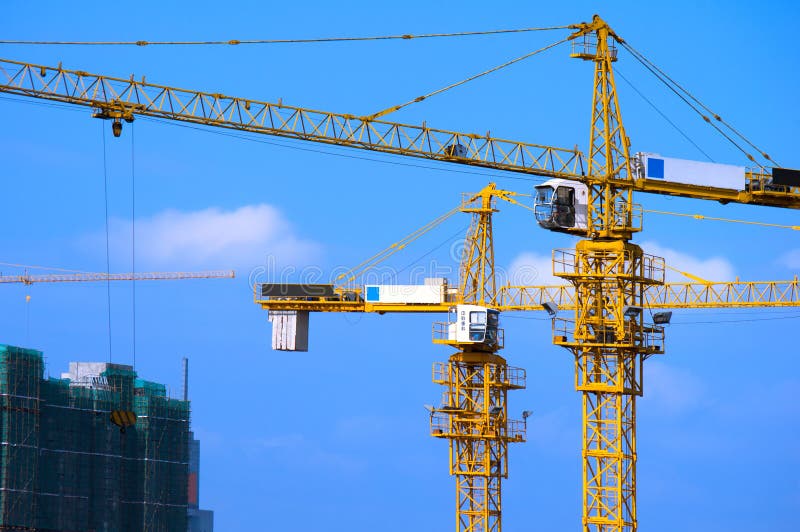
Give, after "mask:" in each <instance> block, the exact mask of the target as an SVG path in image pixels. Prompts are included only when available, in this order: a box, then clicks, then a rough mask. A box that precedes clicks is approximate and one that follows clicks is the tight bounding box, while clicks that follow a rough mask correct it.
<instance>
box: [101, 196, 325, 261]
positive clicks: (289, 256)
mask: <svg viewBox="0 0 800 532" xmlns="http://www.w3.org/2000/svg"><path fill="white" fill-rule="evenodd" d="M135 229H136V261H137V264H138V265H139V266H140V267H141V268H161V267H165V266H169V267H171V268H189V267H192V268H196V267H212V268H234V267H236V266H252V265H255V264H263V263H264V262H265V259H266V257H267V256H273V257H275V262H276V263H278V264H290V263H297V262H306V261H309V260H311V259H312V258H313V257H315V256H316V255H317V254H318V252H319V249H320V246H319V244H317V243H315V242H313V241H310V240H304V239H302V238H300V237H298V236H297V235H296V233H295V230H294V228H293V227H292V224H291V223H290V222H289V221H288V220H287V219H286V218H285V217H284V216H283V214H282V213H281V212H280V211H279V210H278V209H276V208H275V207H273V206H271V205H267V204H259V205H245V206H244V207H239V208H238V209H235V210H229V211H226V210H222V209H220V208H217V207H210V208H208V209H203V210H199V211H190V212H184V211H178V210H174V209H168V210H166V211H163V212H160V213H158V214H156V215H154V216H152V217H149V218H143V219H139V220H137V221H136V227H135ZM111 238H112V242H114V247H115V250H114V251H115V255H117V256H119V255H118V254H125V250H129V249H130V238H131V223H130V221H122V220H115V221H114V222H113V225H112V230H111Z"/></svg>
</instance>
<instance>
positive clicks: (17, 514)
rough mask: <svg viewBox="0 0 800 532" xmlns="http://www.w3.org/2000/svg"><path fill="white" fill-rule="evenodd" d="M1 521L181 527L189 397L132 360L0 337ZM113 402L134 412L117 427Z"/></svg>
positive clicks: (23, 526) (20, 525) (15, 526)
mask: <svg viewBox="0 0 800 532" xmlns="http://www.w3.org/2000/svg"><path fill="white" fill-rule="evenodd" d="M0 402H1V403H2V408H0V446H1V448H0V453H1V454H0V530H9V531H12V530H13V531H19V530H58V531H78V530H97V531H100V530H108V531H111V530H119V531H140V530H154V531H163V532H171V531H175V530H186V527H187V485H188V463H189V456H188V450H189V443H188V435H189V403H188V402H187V401H181V400H177V399H172V398H170V397H168V396H167V393H166V388H165V386H164V385H163V384H158V383H155V382H150V381H146V380H142V379H139V378H138V377H137V374H136V372H135V371H133V368H132V367H131V366H127V365H123V364H112V363H106V362H88V363H87V362H71V363H70V367H69V372H66V373H63V374H62V376H61V378H60V379H57V378H52V377H50V378H45V377H44V359H43V356H42V353H41V352H40V351H36V350H33V349H24V348H20V347H13V346H8V345H0ZM114 411H133V412H135V414H136V423H135V424H134V425H133V426H130V427H127V428H126V430H125V431H122V430H120V428H119V427H118V426H116V425H114V424H113V423H112V422H111V419H110V417H111V414H112V412H114Z"/></svg>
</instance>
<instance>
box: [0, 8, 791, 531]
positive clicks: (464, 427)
mask: <svg viewBox="0 0 800 532" xmlns="http://www.w3.org/2000/svg"><path fill="white" fill-rule="evenodd" d="M571 28H572V29H573V30H575V31H574V33H572V34H571V35H570V37H569V39H570V40H571V41H572V42H573V53H572V56H573V57H576V58H580V59H583V60H586V61H591V62H592V63H593V64H594V66H595V68H594V83H593V98H592V116H591V123H590V124H591V129H590V142H589V156H588V158H585V157H584V155H583V154H582V153H581V152H580V151H578V150H577V148H576V149H573V150H570V149H563V148H555V147H550V146H545V145H539V144H530V143H523V142H517V141H510V140H505V139H499V138H494V137H491V136H490V135H489V134H488V133H487V134H486V135H480V134H470V133H459V132H454V131H448V130H442V129H432V128H428V127H427V125H422V126H411V125H405V124H399V123H395V122H388V121H382V120H375V119H372V118H371V117H363V116H362V117H359V116H355V115H350V114H338V113H329V112H322V111H314V110H310V109H305V108H301V107H292V106H287V105H283V104H282V103H280V102H279V103H269V102H260V101H255V100H248V99H243V98H236V97H229V96H225V95H222V94H214V93H205V92H199V91H191V90H184V89H178V88H174V87H168V86H163V85H154V84H150V83H147V82H145V80H144V79H142V80H141V81H136V80H134V79H133V77H131V78H130V79H121V78H112V77H107V76H101V75H96V74H89V73H86V72H82V71H75V70H66V69H63V68H62V67H61V66H60V65H59V66H58V67H51V66H42V65H34V64H29V63H23V62H16V61H8V60H0V92H4V93H8V94H14V95H19V96H27V97H34V98H42V99H47V100H52V101H58V102H64V103H70V104H77V105H83V106H87V107H91V108H93V109H94V111H95V112H94V116H96V117H99V118H105V119H112V120H114V121H115V124H117V125H118V126H121V121H122V120H126V121H130V120H133V119H134V118H135V116H137V115H142V116H149V117H155V118H164V119H170V120H178V121H183V122H189V123H194V124H202V125H208V126H216V127H223V128H229V129H235V130H241V131H248V132H253V133H264V134H270V135H276V136H281V137H286V138H293V139H299V140H309V141H315V142H321V143H326V144H332V145H340V146H349V147H354V148H360V149H366V150H372V151H378V152H383V153H390V154H398V155H405V156H413V157H421V158H427V159H432V160H437V161H446V162H455V163H459V164H467V165H474V166H480V167H485V168H491V169H495V170H507V171H513V172H519V173H523V174H530V175H537V176H544V177H560V178H564V179H568V180H573V181H579V182H582V183H584V184H586V185H587V187H588V190H589V206H588V220H589V230H588V231H587V237H588V239H587V240H583V241H581V242H579V243H578V244H577V246H576V248H575V249H574V250H569V251H563V250H561V251H556V253H555V254H554V273H555V274H556V275H557V276H559V277H562V278H564V279H566V280H567V281H568V282H569V283H570V284H571V286H568V287H511V286H506V287H496V286H495V285H494V275H493V273H494V261H493V248H492V240H491V213H492V212H494V207H493V203H492V199H493V196H498V197H499V195H498V192H499V191H494V192H491V193H490V192H488V191H486V190H484V191H482V193H481V195H479V196H475V197H473V200H474V201H472V202H471V203H470V205H471V206H470V207H469V208H468V210H466V212H471V213H472V214H473V216H474V217H476V218H475V220H474V221H473V226H472V227H471V229H470V233H469V236H468V242H467V246H466V248H465V249H467V251H466V252H465V256H464V257H463V258H462V259H463V261H462V271H461V279H460V285H459V286H460V293H459V294H457V295H456V299H458V300H461V301H465V302H476V303H479V304H484V305H486V306H490V307H492V308H495V309H498V310H538V309H539V308H541V303H543V302H545V301H554V302H557V303H558V304H559V307H561V309H562V310H563V309H572V312H573V313H574V317H573V318H572V319H555V320H554V321H553V337H554V343H555V344H556V345H561V346H563V347H565V348H567V349H568V350H570V351H571V352H572V354H573V355H574V359H575V387H576V389H577V390H578V391H580V392H581V394H582V412H583V414H582V415H583V445H582V452H583V496H582V507H583V509H582V525H583V530H584V531H592V532H612V531H613V532H633V531H635V530H636V529H637V513H636V459H637V452H636V397H637V396H639V395H641V394H642V393H643V390H642V380H641V372H642V364H643V362H644V360H645V359H646V358H647V357H649V356H652V355H655V354H660V353H663V350H664V336H663V329H662V328H661V327H658V326H654V325H648V324H646V323H645V322H644V313H643V312H642V309H644V308H701V307H715V308H725V307H748V306H774V307H777V306H798V286H797V284H798V283H797V279H795V280H794V281H786V282H761V283H759V282H755V283H742V282H739V281H736V282H732V283H707V282H702V283H696V284H693V283H684V284H681V283H678V284H664V282H663V281H664V270H663V260H661V259H659V258H658V257H652V256H649V255H647V254H645V253H644V252H643V251H642V249H641V248H639V247H638V246H637V245H635V244H632V243H631V242H630V239H631V237H632V235H633V234H635V233H636V232H638V231H639V230H641V208H640V207H638V206H637V205H635V204H634V203H633V192H635V191H642V192H647V193H654V194H666V195H674V196H684V197H691V198H699V199H704V200H714V201H719V202H722V203H728V202H738V203H747V204H756V205H766V206H774V207H783V208H792V209H798V208H800V187H796V186H782V187H775V186H772V185H770V181H769V180H770V175H769V174H768V171H767V169H766V168H763V167H759V168H756V169H753V170H748V171H747V172H746V175H745V183H744V187H743V190H727V189H719V188H714V187H705V186H697V185H688V184H683V183H674V182H666V181H663V180H652V179H638V178H636V177H635V176H634V175H633V174H632V172H631V160H630V140H629V139H628V137H627V135H626V133H625V129H624V126H623V122H622V117H621V113H620V108H619V102H618V100H617V91H616V84H615V81H614V75H613V68H612V64H613V62H614V61H616V48H615V42H616V43H623V40H622V39H621V38H620V37H619V36H617V35H616V34H615V33H614V32H613V30H611V28H609V26H608V25H607V24H606V23H605V21H603V20H602V19H601V18H600V17H599V16H595V17H594V18H593V19H592V22H590V23H581V24H576V25H573V26H571ZM118 130H119V127H117V128H116V129H115V131H116V132H118ZM504 199H506V198H504ZM462 210H463V209H462ZM337 290H338V291H335V294H336V296H335V297H331V298H327V299H320V300H315V301H314V300H312V301H309V300H308V298H304V299H294V300H291V299H286V298H279V299H271V298H269V299H265V298H263V297H260V296H258V295H256V302H257V303H258V304H260V305H261V306H262V307H263V308H265V309H270V310H277V309H281V310H318V311H346V312H379V313H383V312H443V311H446V310H447V308H448V307H449V306H450V305H451V304H452V302H450V301H445V302H442V304H438V305H391V304H375V303H366V302H364V301H362V300H361V299H360V297H361V294H360V293H359V292H358V291H353V290H351V291H350V293H351V294H355V295H356V298H355V300H348V298H346V297H345V293H344V292H343V291H342V289H337ZM256 293H257V294H258V292H256ZM456 347H458V348H459V351H458V352H457V353H456V354H455V355H453V356H452V357H451V358H450V361H449V362H448V363H447V364H446V365H442V366H439V368H440V371H439V373H438V375H439V377H438V380H437V377H435V380H436V382H440V383H441V384H443V385H445V386H446V387H447V393H446V401H445V402H444V403H443V404H444V407H446V408H442V409H439V410H438V411H437V412H436V414H444V415H443V416H442V417H437V416H433V417H432V420H431V422H432V425H431V429H432V433H433V435H434V436H438V437H444V438H447V439H449V441H450V448H451V472H452V473H453V474H454V475H456V476H457V479H458V482H457V493H458V510H457V512H458V514H457V515H458V518H457V522H458V526H459V527H460V528H459V529H460V530H470V531H477V530H482V531H483V530H499V529H500V527H501V519H500V517H501V500H500V479H501V478H504V477H505V475H506V474H507V465H506V464H507V447H506V445H507V443H509V442H511V441H518V439H517V436H516V435H517V433H516V432H514V430H513V428H511V427H512V426H511V425H509V422H508V421H507V407H506V402H505V401H506V396H505V392H506V391H507V390H508V389H513V387H514V386H512V384H511V381H510V380H509V378H508V369H509V368H508V367H507V366H506V365H505V360H504V359H502V358H501V357H499V356H498V355H497V354H496V353H493V352H491V353H484V352H473V351H470V349H469V348H468V347H467V346H456ZM493 401H494V403H493ZM489 405H494V406H495V407H498V408H499V409H498V408H494V409H493V408H491V407H489ZM492 411H495V412H497V413H501V414H502V419H499V420H498V419H495V418H492V417H491V412H492ZM437 430H441V432H437ZM520 439H524V433H522V436H521V437H520ZM478 479H480V481H478Z"/></svg>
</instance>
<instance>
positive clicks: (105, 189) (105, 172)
mask: <svg viewBox="0 0 800 532" xmlns="http://www.w3.org/2000/svg"><path fill="white" fill-rule="evenodd" d="M100 132H101V134H102V137H103V198H104V200H105V201H104V204H105V215H106V275H107V276H108V277H107V278H106V303H107V309H108V361H109V362H111V277H110V276H111V251H110V243H109V230H108V164H107V160H106V159H107V157H106V128H105V123H104V121H100Z"/></svg>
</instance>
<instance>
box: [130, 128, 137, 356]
mask: <svg viewBox="0 0 800 532" xmlns="http://www.w3.org/2000/svg"><path fill="white" fill-rule="evenodd" d="M130 130H131V273H132V274H133V275H132V279H131V307H132V308H131V316H132V318H131V322H132V333H133V336H132V340H131V343H132V350H133V368H134V370H135V369H136V165H135V161H136V157H135V154H136V151H135V139H134V133H133V132H134V123H133V122H132V123H131V127H130Z"/></svg>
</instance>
